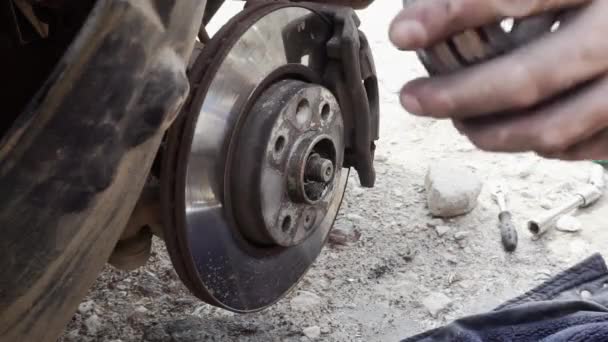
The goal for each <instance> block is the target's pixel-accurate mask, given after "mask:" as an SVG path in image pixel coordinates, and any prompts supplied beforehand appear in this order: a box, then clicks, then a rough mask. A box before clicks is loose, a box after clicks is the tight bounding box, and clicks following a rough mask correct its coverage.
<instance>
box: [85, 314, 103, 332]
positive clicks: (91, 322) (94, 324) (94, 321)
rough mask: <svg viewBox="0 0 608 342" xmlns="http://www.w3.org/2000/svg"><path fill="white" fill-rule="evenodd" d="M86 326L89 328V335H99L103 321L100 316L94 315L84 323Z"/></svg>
mask: <svg viewBox="0 0 608 342" xmlns="http://www.w3.org/2000/svg"><path fill="white" fill-rule="evenodd" d="M84 325H85V327H87V331H88V332H89V335H97V332H98V331H99V330H100V329H101V320H100V319H99V316H97V315H95V314H93V315H91V317H89V318H87V319H86V320H85V321H84Z"/></svg>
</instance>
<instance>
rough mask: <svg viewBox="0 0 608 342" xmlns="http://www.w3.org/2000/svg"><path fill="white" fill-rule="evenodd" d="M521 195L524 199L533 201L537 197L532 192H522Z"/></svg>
mask: <svg viewBox="0 0 608 342" xmlns="http://www.w3.org/2000/svg"><path fill="white" fill-rule="evenodd" d="M519 194H520V195H521V197H523V198H527V199H533V198H535V197H536V196H534V194H533V193H532V192H530V191H529V190H522V191H520V193H519Z"/></svg>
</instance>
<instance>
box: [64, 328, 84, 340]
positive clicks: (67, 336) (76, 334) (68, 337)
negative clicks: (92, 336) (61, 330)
mask: <svg viewBox="0 0 608 342" xmlns="http://www.w3.org/2000/svg"><path fill="white" fill-rule="evenodd" d="M79 336H80V331H78V329H74V330H71V331H70V332H68V333H66V334H65V336H64V338H65V339H66V340H68V341H72V340H76V339H77V338H78V337H79Z"/></svg>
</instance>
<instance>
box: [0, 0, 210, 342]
mask: <svg viewBox="0 0 608 342" xmlns="http://www.w3.org/2000/svg"><path fill="white" fill-rule="evenodd" d="M204 8H205V1H198V0H180V1H174V0H173V1H171V0H99V1H97V3H96V5H95V8H94V9H93V11H92V12H91V14H90V15H89V17H88V19H87V21H86V23H85V25H84V27H83V28H82V29H81V31H80V33H79V34H78V36H77V38H76V40H75V41H74V42H73V43H72V45H71V46H70V48H69V49H68V51H67V52H66V54H65V55H64V56H63V58H62V60H61V61H60V63H59V64H58V65H57V66H56V68H55V70H54V72H53V73H52V75H51V76H50V77H49V79H48V80H47V81H46V83H45V84H44V85H43V87H42V89H40V91H39V93H38V94H37V95H36V97H35V98H34V99H33V100H32V101H31V103H30V104H29V106H28V108H27V109H26V110H25V111H24V112H23V113H22V114H21V115H20V117H19V118H18V119H17V122H15V124H14V125H13V126H12V128H11V129H10V130H9V132H8V133H7V134H6V135H5V136H4V137H2V140H1V141H0V189H1V190H0V229H1V232H2V238H1V239H0V270H2V278H1V279H0V341H55V340H56V339H57V338H58V336H59V335H60V334H61V332H62V330H63V329H64V327H65V325H66V324H67V322H68V321H69V319H70V318H71V316H72V315H73V313H74V311H75V310H76V308H77V306H78V304H79V303H80V301H81V300H82V298H83V297H84V296H85V295H86V292H87V290H88V288H89V287H90V286H91V285H92V283H93V282H94V281H95V278H96V277H97V275H98V274H99V272H100V271H101V269H102V268H103V266H104V264H105V263H106V261H107V260H108V257H109V256H110V254H111V252H112V249H113V248H114V245H115V244H116V241H117V240H118V238H119V236H120V234H121V232H122V229H123V228H124V226H125V224H126V222H127V220H128V218H129V216H130V214H131V212H132V210H133V208H134V206H135V203H136V201H137V199H138V197H139V195H140V193H141V190H142V188H143V185H144V183H145V181H146V177H147V175H148V172H149V170H150V167H151V164H152V162H153V160H154V158H155V156H156V153H157V151H158V148H159V145H160V143H161V139H162V136H163V133H164V131H165V130H166V129H167V128H168V126H169V125H170V124H171V122H172V121H173V119H174V117H175V115H176V114H177V112H178V110H179V107H180V106H181V104H182V102H183V101H184V100H185V98H186V96H187V93H188V91H189V88H188V87H189V86H188V81H187V78H186V74H185V70H186V66H187V61H188V59H189V56H190V53H191V51H192V48H193V44H194V41H195V37H196V34H197V32H198V29H199V25H200V23H201V20H202V17H203V12H204Z"/></svg>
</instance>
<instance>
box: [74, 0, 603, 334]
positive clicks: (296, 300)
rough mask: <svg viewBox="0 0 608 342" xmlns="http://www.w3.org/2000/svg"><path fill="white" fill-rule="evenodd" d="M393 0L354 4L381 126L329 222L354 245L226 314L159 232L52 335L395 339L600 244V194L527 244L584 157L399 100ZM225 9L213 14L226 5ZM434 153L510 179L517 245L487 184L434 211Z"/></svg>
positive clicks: (411, 73) (580, 175) (522, 284)
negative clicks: (504, 235) (430, 186)
mask: <svg viewBox="0 0 608 342" xmlns="http://www.w3.org/2000/svg"><path fill="white" fill-rule="evenodd" d="M399 3H400V2H398V1H379V2H377V3H376V4H375V5H374V6H372V7H371V8H370V9H368V10H365V11H363V12H361V18H362V21H363V29H364V30H365V31H366V32H367V33H368V36H369V38H370V42H371V44H372V46H373V49H374V52H375V56H376V62H377V68H378V73H379V77H380V87H381V101H382V127H381V129H382V131H381V141H380V142H379V149H378V156H377V172H378V184H377V187H376V188H374V189H371V190H367V189H362V188H360V187H358V186H357V179H356V177H355V176H353V179H352V181H351V182H350V184H349V188H348V191H347V195H346V199H345V201H344V204H343V207H342V210H341V214H340V217H339V218H338V220H337V222H336V226H335V228H336V229H340V232H343V233H345V234H347V235H350V236H351V237H352V240H353V241H352V242H349V243H346V244H345V245H343V244H341V245H335V244H334V245H329V246H328V247H327V248H326V249H325V250H324V252H323V253H322V255H321V256H320V258H319V259H318V261H317V262H316V263H315V265H314V266H313V268H312V269H311V270H310V272H309V273H308V275H307V276H306V277H305V279H304V280H303V281H302V282H301V284H299V285H298V286H297V288H296V289H295V290H294V291H293V292H292V293H291V294H290V295H288V296H287V297H286V298H285V299H283V300H281V301H280V302H279V303H278V304H276V305H275V306H273V307H271V308H269V309H267V310H265V311H264V312H261V313H258V314H252V315H234V314H232V313H229V312H226V311H222V310H219V309H216V308H213V307H210V306H208V305H205V304H203V303H201V302H199V301H198V300H197V299H196V298H194V297H192V296H190V295H189V294H188V292H187V291H186V290H185V288H184V286H183V285H182V284H181V283H180V282H179V280H178V278H177V275H176V274H175V272H174V271H173V269H172V267H171V263H170V261H169V258H168V256H167V253H166V251H165V249H164V246H163V244H162V243H161V242H158V241H157V242H155V252H154V253H155V254H154V256H153V258H152V260H151V262H150V263H149V264H148V265H147V266H146V267H144V268H142V269H139V270H137V271H134V272H120V271H116V270H114V269H112V268H110V267H108V268H107V269H106V270H105V271H104V272H103V274H101V275H100V276H99V279H98V281H97V283H96V284H95V286H94V288H93V289H92V290H91V292H90V294H89V295H88V297H87V298H86V299H85V301H84V302H83V303H82V305H81V306H80V309H79V311H78V313H77V314H76V315H75V316H74V318H73V320H72V322H71V323H70V325H69V326H68V328H67V329H66V332H65V335H64V336H63V337H62V341H65V342H68V341H115V342H117V341H142V340H144V341H180V342H181V341H312V340H323V341H397V340H399V339H400V338H403V337H407V336H410V335H413V334H415V333H419V332H422V331H424V330H426V329H429V328H433V327H437V326H439V325H443V324H445V323H447V322H449V321H450V320H453V319H454V318H457V317H459V316H462V315H466V314H472V313H476V312H480V311H484V310H488V309H491V308H493V307H494V306H496V305H498V304H499V303H501V302H502V301H504V300H507V299H509V298H511V297H513V296H515V295H518V294H520V293H521V292H523V291H525V290H527V289H529V288H530V287H531V286H533V285H535V284H537V283H538V282H540V281H542V280H543V279H546V278H547V277H548V276H549V275H550V274H553V273H555V272H557V271H559V270H561V269H564V268H566V267H568V266H570V265H572V264H574V263H576V262H578V261H580V260H582V259H583V258H584V257H587V256H589V255H590V254H591V253H593V252H594V251H602V250H605V248H606V247H608V232H607V231H605V230H604V228H603V227H606V226H607V225H606V221H607V220H608V217H607V216H606V215H601V213H602V212H605V211H604V210H606V209H607V208H606V207H607V206H608V201H605V200H602V201H600V202H599V203H598V204H597V205H595V206H594V207H593V208H589V209H586V210H585V211H583V212H581V213H580V214H579V215H578V219H579V220H580V221H581V222H582V223H583V230H582V231H581V232H578V233H575V234H571V233H570V234H568V233H562V232H557V231H555V232H553V231H552V232H549V233H548V234H547V235H546V236H544V237H543V238H542V239H541V240H538V241H532V239H531V237H530V235H529V234H528V233H527V232H526V231H524V229H523V227H524V225H525V222H526V220H527V219H529V218H530V217H531V216H534V215H536V214H538V213H541V212H542V211H544V210H545V209H543V208H542V207H541V204H542V206H544V207H549V206H554V205H557V204H559V203H560V201H561V200H563V199H564V198H567V195H568V194H569V193H571V192H572V191H573V189H576V187H577V186H579V185H581V184H582V183H584V182H586V178H587V174H588V171H589V168H590V164H589V163H563V162H556V161H548V160H542V159H540V158H538V157H536V156H534V155H529V154H521V155H501V154H488V153H484V152H481V151H478V150H476V149H475V148H474V147H473V146H472V145H471V144H470V143H469V142H468V141H467V140H466V139H464V138H463V137H461V136H459V134H458V133H457V132H456V130H455V129H453V127H452V126H451V125H450V124H449V123H447V122H440V121H434V120H428V119H420V118H416V117H413V116H411V115H407V114H406V113H405V112H404V111H403V110H402V109H401V108H400V106H399V104H398V99H397V95H396V94H397V92H398V90H399V88H400V87H401V85H402V84H403V82H405V81H406V80H408V79H412V78H414V77H417V76H421V75H423V74H424V72H423V70H422V68H421V66H420V65H419V64H418V62H417V59H416V57H415V56H413V55H412V54H408V53H403V52H399V51H396V50H395V49H393V48H392V46H391V45H390V43H389V42H388V40H387V35H386V30H387V27H388V24H389V20H390V19H391V17H392V16H393V15H394V14H395V13H396V11H397V10H398V6H399ZM230 7H232V8H227V10H226V11H224V12H223V13H224V14H223V17H226V16H227V15H228V13H229V12H230V11H233V10H234V8H233V7H236V5H234V4H230ZM437 162H449V163H453V164H455V165H459V166H463V167H466V168H468V169H470V170H471V171H473V172H474V174H475V175H476V176H477V177H478V178H479V179H480V180H482V181H483V182H484V183H486V184H487V182H489V181H502V182H504V183H506V184H507V186H508V189H509V195H510V200H511V201H510V203H511V207H512V209H513V213H514V219H515V223H516V225H517V226H518V227H519V228H520V245H519V247H518V250H517V251H516V252H515V253H514V254H512V255H507V254H506V253H505V252H503V250H502V248H501V245H500V241H499V236H498V232H497V229H496V215H497V211H496V210H497V208H496V207H495V205H494V203H493V201H492V200H491V196H490V194H489V191H488V187H487V186H484V188H483V189H482V192H481V195H480V197H479V204H478V205H477V207H476V208H475V209H474V210H473V211H472V212H471V213H469V214H468V215H465V216H461V217H459V218H456V219H451V220H445V221H444V220H438V219H434V218H432V217H430V214H429V211H428V209H427V205H426V194H425V187H424V181H425V175H426V172H427V169H428V167H429V165H432V164H434V163H437ZM436 226H440V227H441V228H439V229H437V228H436ZM446 227H449V228H446ZM438 232H439V233H441V236H440V234H439V233H438ZM359 235H360V236H359Z"/></svg>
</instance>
